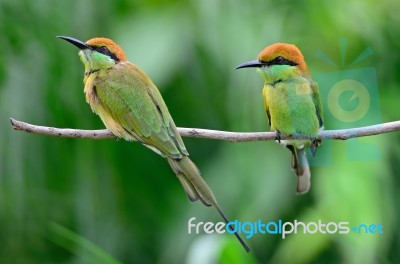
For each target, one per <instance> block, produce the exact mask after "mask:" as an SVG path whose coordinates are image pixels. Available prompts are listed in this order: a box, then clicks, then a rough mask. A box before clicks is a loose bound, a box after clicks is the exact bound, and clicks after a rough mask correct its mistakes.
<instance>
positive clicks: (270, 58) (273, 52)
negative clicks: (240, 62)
mask: <svg viewBox="0 0 400 264" xmlns="http://www.w3.org/2000/svg"><path fill="white" fill-rule="evenodd" d="M258 60H259V61H260V62H264V63H271V64H272V63H273V64H289V65H292V66H297V67H298V68H299V69H300V70H301V71H302V72H304V73H308V69H307V65H306V63H305V61H304V57H303V54H301V51H300V50H299V49H298V48H297V47H296V46H295V45H293V44H286V43H275V44H272V45H270V46H268V47H266V48H265V49H263V50H262V51H261V52H260V54H259V55H258Z"/></svg>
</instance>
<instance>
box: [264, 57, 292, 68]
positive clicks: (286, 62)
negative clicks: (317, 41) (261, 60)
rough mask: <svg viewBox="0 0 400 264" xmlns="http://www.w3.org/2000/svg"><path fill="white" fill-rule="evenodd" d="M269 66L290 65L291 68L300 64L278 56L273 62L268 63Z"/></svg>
mask: <svg viewBox="0 0 400 264" xmlns="http://www.w3.org/2000/svg"><path fill="white" fill-rule="evenodd" d="M268 64H269V65H290V66H296V65H298V63H296V62H294V61H291V60H288V59H286V58H284V57H282V56H278V57H276V58H275V59H273V60H272V61H270V62H268Z"/></svg>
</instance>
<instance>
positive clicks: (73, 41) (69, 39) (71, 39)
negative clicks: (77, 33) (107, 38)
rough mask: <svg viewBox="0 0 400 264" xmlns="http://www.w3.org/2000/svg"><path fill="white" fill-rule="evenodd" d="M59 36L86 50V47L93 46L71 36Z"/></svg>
mask: <svg viewBox="0 0 400 264" xmlns="http://www.w3.org/2000/svg"><path fill="white" fill-rule="evenodd" d="M57 38H60V39H63V40H66V41H68V42H69V43H71V44H73V45H75V46H76V47H78V48H79V49H80V50H84V49H90V50H92V49H93V48H92V47H90V46H88V45H87V44H86V43H85V42H82V41H80V40H77V39H74V38H71V37H66V36H57Z"/></svg>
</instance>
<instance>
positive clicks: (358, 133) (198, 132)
mask: <svg viewBox="0 0 400 264" xmlns="http://www.w3.org/2000/svg"><path fill="white" fill-rule="evenodd" d="M10 122H11V125H12V126H13V128H14V129H15V130H20V131H24V132H27V133H32V134H39V135H46V136H55V137H64V138H88V139H106V138H116V137H115V136H114V135H113V134H112V133H111V131H109V130H107V129H100V130H84V129H71V128H55V127H46V126H37V125H32V124H28V123H25V122H22V121H18V120H15V119H13V118H10ZM178 131H179V134H181V136H183V137H193V138H208V139H217V140H224V141H230V142H246V141H263V140H276V138H277V135H276V133H275V132H228V131H219V130H210V129H201V128H183V127H179V128H178ZM393 131H400V121H394V122H388V123H383V124H378V125H373V126H365V127H358V128H349V129H339V130H325V131H322V132H320V133H319V134H318V136H317V138H319V139H341V140H346V139H349V138H356V137H365V136H372V135H378V134H383V133H389V132H393ZM280 137H281V139H293V138H294V139H302V138H307V136H304V135H281V136H280Z"/></svg>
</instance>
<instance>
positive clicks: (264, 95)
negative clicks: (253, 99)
mask: <svg viewBox="0 0 400 264" xmlns="http://www.w3.org/2000/svg"><path fill="white" fill-rule="evenodd" d="M263 98H264V110H265V113H266V114H267V117H268V124H269V126H271V115H270V113H269V106H268V96H267V87H265V86H264V89H263Z"/></svg>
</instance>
